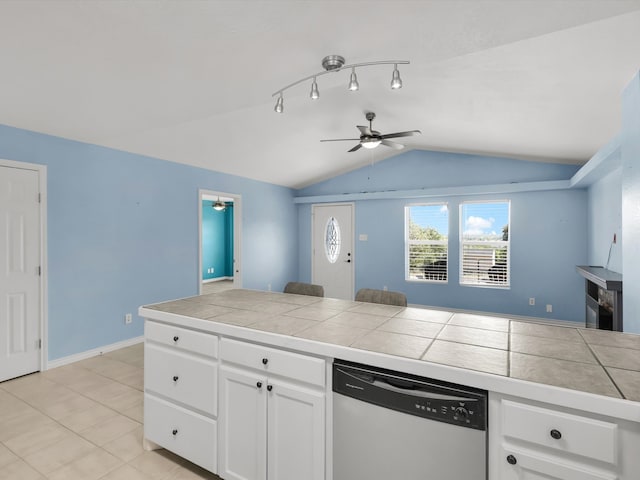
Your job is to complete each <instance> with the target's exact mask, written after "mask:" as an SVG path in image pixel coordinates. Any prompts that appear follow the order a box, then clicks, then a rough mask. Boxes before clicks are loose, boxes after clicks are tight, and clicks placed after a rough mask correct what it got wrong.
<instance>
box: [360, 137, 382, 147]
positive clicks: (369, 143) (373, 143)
mask: <svg viewBox="0 0 640 480" xmlns="http://www.w3.org/2000/svg"><path fill="white" fill-rule="evenodd" d="M380 142H382V140H380V139H379V138H369V139H364V140H362V141H361V142H360V143H361V144H362V146H363V147H364V148H368V149H372V148H376V147H377V146H378V145H380Z"/></svg>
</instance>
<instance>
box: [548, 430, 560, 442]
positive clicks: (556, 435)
mask: <svg viewBox="0 0 640 480" xmlns="http://www.w3.org/2000/svg"><path fill="white" fill-rule="evenodd" d="M549 435H551V438H555V439H556V440H560V439H561V438H562V434H561V433H560V431H559V430H556V429H555V428H554V429H553V430H551V431H550V432H549Z"/></svg>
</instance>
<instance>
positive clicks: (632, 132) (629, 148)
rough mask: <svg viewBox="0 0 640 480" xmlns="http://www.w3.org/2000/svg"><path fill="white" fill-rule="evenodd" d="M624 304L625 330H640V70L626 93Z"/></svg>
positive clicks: (623, 202) (624, 141)
mask: <svg viewBox="0 0 640 480" xmlns="http://www.w3.org/2000/svg"><path fill="white" fill-rule="evenodd" d="M620 152H621V157H622V231H623V234H624V242H623V252H622V258H623V262H624V265H623V272H622V274H623V280H622V282H623V283H622V290H623V292H622V295H623V300H622V305H623V307H622V308H623V312H622V316H623V318H624V320H623V325H624V327H623V328H624V331H625V332H633V333H640V295H638V292H640V218H639V217H640V215H639V212H640V73H636V75H635V76H634V77H633V79H632V80H631V82H630V83H629V85H628V86H627V87H626V88H625V90H624V92H623V94H622V135H621V144H620Z"/></svg>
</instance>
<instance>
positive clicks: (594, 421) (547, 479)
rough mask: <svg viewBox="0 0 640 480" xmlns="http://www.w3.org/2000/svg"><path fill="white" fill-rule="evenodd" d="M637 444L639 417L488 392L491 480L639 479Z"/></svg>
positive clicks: (639, 435) (639, 431)
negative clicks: (615, 415) (629, 419)
mask: <svg viewBox="0 0 640 480" xmlns="http://www.w3.org/2000/svg"><path fill="white" fill-rule="evenodd" d="M637 445H640V428H639V426H638V424H637V423H635V422H627V421H623V420H619V419H614V418H611V417H605V416H602V415H595V414H590V413H586V412H582V411H577V410H573V409H568V408H563V407H558V406H554V405H550V404H546V403H541V402H534V401H530V400H524V399H521V398H515V397H507V396H504V395H498V394H490V399H489V478H491V479H492V480H494V479H495V480H543V479H544V480H636V477H635V475H636V474H635V472H638V471H639V469H640V460H639V459H638V455H637V453H636V451H635V450H636V449H637Z"/></svg>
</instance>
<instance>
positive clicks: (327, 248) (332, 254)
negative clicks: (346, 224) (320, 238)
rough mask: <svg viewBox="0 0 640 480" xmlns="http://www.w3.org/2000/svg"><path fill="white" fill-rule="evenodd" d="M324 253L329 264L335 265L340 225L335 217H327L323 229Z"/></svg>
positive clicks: (338, 247) (338, 249)
mask: <svg viewBox="0 0 640 480" xmlns="http://www.w3.org/2000/svg"><path fill="white" fill-rule="evenodd" d="M324 252H325V254H326V255H327V260H328V261H329V263H336V261H337V260H338V256H339V255H340V225H339V224H338V220H336V219H335V217H329V220H327V225H326V227H325V229H324Z"/></svg>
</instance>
